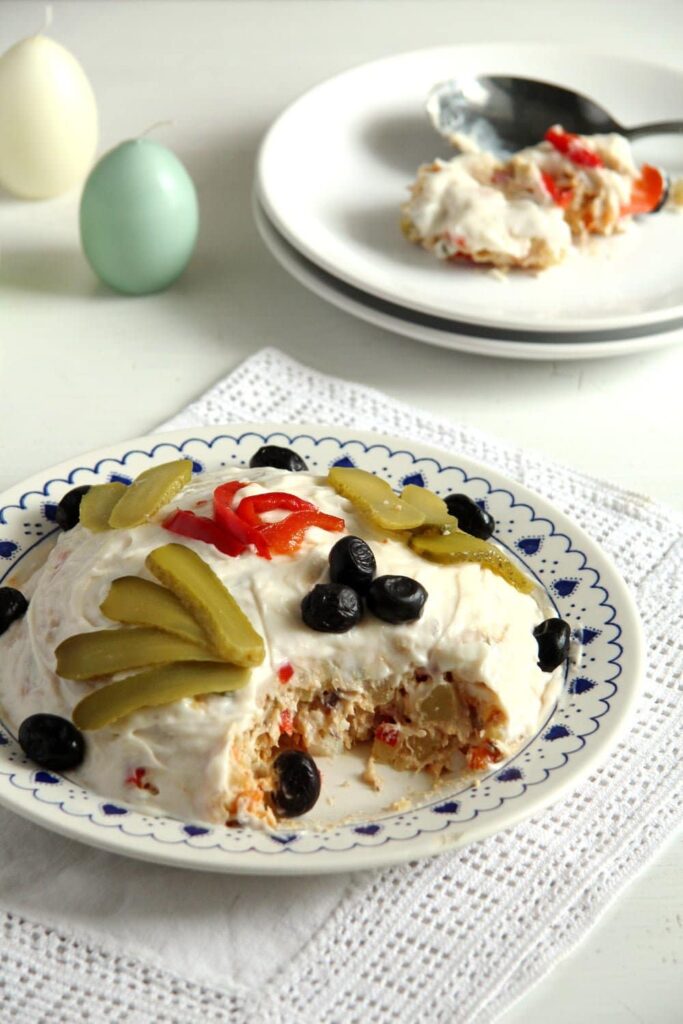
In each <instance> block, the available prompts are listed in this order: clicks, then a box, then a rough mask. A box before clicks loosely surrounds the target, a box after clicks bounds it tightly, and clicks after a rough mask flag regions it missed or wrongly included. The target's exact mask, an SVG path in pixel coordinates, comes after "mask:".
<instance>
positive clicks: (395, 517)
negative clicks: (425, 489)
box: [327, 466, 425, 532]
mask: <svg viewBox="0 0 683 1024" xmlns="http://www.w3.org/2000/svg"><path fill="white" fill-rule="evenodd" d="M327 479H328V483H329V484H330V486H331V487H334V489H335V491H337V493H338V494H341V495H342V497H343V498H348V499H349V501H351V502H353V504H354V505H355V506H356V508H357V509H358V511H359V512H361V513H362V514H363V515H365V516H367V518H368V519H369V520H370V522H371V523H373V525H374V526H378V527H379V528H380V529H381V530H390V531H392V532H393V531H394V530H413V529H415V528H416V527H418V526H422V524H423V523H424V521H425V517H424V515H423V513H422V512H421V511H420V510H419V509H418V508H416V507H415V506H414V505H407V504H406V503H405V502H403V501H401V499H400V498H399V497H398V495H396V494H394V492H393V491H392V489H391V487H390V486H389V484H388V483H387V482H386V480H382V479H381V478H380V477H378V476H375V475H374V474H373V473H366V471H365V470H364V469H353V468H347V467H343V466H333V467H332V469H331V470H330V471H329V473H328V475H327Z"/></svg>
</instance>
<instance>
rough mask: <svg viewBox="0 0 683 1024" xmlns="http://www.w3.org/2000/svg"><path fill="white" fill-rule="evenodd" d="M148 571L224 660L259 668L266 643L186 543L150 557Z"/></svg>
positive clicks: (219, 582) (162, 550)
mask: <svg viewBox="0 0 683 1024" xmlns="http://www.w3.org/2000/svg"><path fill="white" fill-rule="evenodd" d="M145 564H146V565H147V568H148V569H149V571H150V572H151V573H152V575H153V576H156V578H157V579H158V580H159V582H160V583H163V585H164V586H165V587H168V589H169V590H171V591H173V593H174V594H175V595H176V597H177V598H178V599H179V600H180V601H181V602H182V604H183V605H184V607H185V608H186V609H187V610H188V611H189V612H191V613H192V615H194V617H195V619H196V620H197V622H198V623H199V624H200V626H202V628H203V629H204V631H205V633H206V635H207V636H208V637H209V640H210V642H211V645H212V647H213V648H214V650H215V651H216V653H217V654H219V655H220V656H221V657H222V658H225V660H226V661H230V662H232V663H233V664H235V665H242V666H249V665H260V664H261V662H262V661H263V659H264V658H265V648H264V646H263V640H262V638H261V637H260V636H259V634H258V633H257V632H256V630H255V629H254V627H253V626H252V624H251V623H250V622H249V619H248V618H247V617H246V615H245V614H244V612H243V611H242V609H241V608H240V606H239V605H238V604H237V602H236V601H235V599H234V597H233V596H232V594H231V593H230V591H229V590H228V588H227V587H225V586H224V585H223V584H222V583H221V581H220V580H219V579H218V576H216V574H215V572H214V571H213V569H211V567H210V566H209V565H207V563H206V562H205V561H204V559H203V558H200V556H199V555H198V554H197V553H196V552H195V551H193V550H192V549H191V548H189V547H186V546H185V545H184V544H165V545H164V546H163V547H160V548H155V549H154V551H150V553H149V554H148V555H147V560H146V563H145Z"/></svg>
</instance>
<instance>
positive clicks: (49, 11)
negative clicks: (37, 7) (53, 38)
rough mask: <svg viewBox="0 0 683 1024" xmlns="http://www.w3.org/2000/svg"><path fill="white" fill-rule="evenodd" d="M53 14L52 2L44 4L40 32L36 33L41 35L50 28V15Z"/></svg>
mask: <svg viewBox="0 0 683 1024" xmlns="http://www.w3.org/2000/svg"><path fill="white" fill-rule="evenodd" d="M53 14H54V11H53V9H52V4H45V15H44V17H43V27H42V28H41V30H40V32H39V33H38V34H39V35H43V34H44V33H45V32H47V30H48V29H49V28H50V26H51V25H52V16H53Z"/></svg>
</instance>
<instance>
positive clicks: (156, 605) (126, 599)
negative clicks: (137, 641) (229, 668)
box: [100, 576, 208, 644]
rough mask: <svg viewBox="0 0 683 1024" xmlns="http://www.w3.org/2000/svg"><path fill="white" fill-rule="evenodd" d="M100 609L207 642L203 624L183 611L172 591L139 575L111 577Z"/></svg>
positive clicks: (127, 620) (135, 623) (128, 622)
mask: <svg viewBox="0 0 683 1024" xmlns="http://www.w3.org/2000/svg"><path fill="white" fill-rule="evenodd" d="M100 611H101V612H102V613H103V614H104V615H106V616H107V618H108V619H113V620H114V622H124V623H125V624H126V625H128V626H154V628H155V629H163V631H164V632H165V633H172V634H173V636H179V637H180V638H181V639H182V640H189V641H190V642H191V643H195V644H207V643H208V640H207V636H206V633H205V632H204V630H203V629H202V627H201V626H200V625H199V623H198V622H197V621H196V620H195V619H194V618H193V617H192V615H190V613H189V612H186V611H185V609H184V608H183V606H182V604H181V603H180V601H179V600H178V598H177V597H176V596H175V594H172V593H171V591H170V590H167V589H166V587H162V586H160V585H159V584H158V583H152V581H151V580H143V579H141V578H140V577H139V576H121V577H120V578H119V579H118V580H114V582H113V583H112V585H111V587H110V589H109V593H108V594H107V596H106V597H105V599H104V601H103V602H102V604H101V605H100Z"/></svg>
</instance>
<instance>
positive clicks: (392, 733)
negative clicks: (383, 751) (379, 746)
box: [375, 722, 398, 747]
mask: <svg viewBox="0 0 683 1024" xmlns="http://www.w3.org/2000/svg"><path fill="white" fill-rule="evenodd" d="M375 739H376V740H379V742H380V743H386V744H387V746H388V747H395V746H396V744H397V743H398V729H397V728H396V726H395V725H392V724H391V722H382V723H381V725H378V726H377V728H376V729H375Z"/></svg>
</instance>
